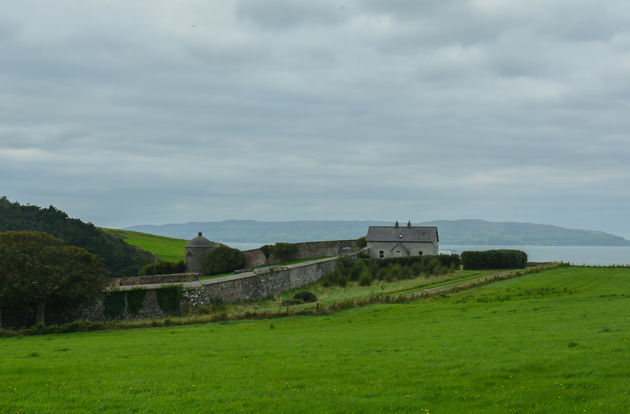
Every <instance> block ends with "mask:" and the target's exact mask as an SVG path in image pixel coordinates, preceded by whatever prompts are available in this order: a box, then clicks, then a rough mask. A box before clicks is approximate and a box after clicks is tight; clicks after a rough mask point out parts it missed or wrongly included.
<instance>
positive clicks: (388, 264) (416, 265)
mask: <svg viewBox="0 0 630 414" xmlns="http://www.w3.org/2000/svg"><path fill="white" fill-rule="evenodd" d="M459 263H460V262H459V256H458V255H456V254H455V255H438V256H428V255H427V256H406V257H393V258H388V259H371V258H359V259H354V260H353V259H351V258H349V257H342V258H340V259H339V260H338V261H337V266H336V268H335V270H333V271H332V272H329V273H328V274H327V275H326V276H325V277H324V278H323V283H324V285H326V286H330V285H339V286H346V285H347V284H348V282H350V281H353V282H356V281H358V282H359V284H360V285H361V286H368V285H370V284H371V283H372V282H373V281H374V280H385V281H388V282H391V281H394V280H401V279H410V278H414V277H418V276H420V275H424V276H430V275H440V274H444V273H446V272H448V271H451V270H454V269H455V268H456V267H457V266H459Z"/></svg>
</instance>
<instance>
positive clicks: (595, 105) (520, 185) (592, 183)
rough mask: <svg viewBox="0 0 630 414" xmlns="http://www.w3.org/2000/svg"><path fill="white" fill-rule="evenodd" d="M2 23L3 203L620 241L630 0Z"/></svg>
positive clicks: (216, 9) (333, 5) (139, 12)
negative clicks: (570, 233) (506, 227)
mask: <svg viewBox="0 0 630 414" xmlns="http://www.w3.org/2000/svg"><path fill="white" fill-rule="evenodd" d="M0 12H1V13H0V45H1V47H2V54H0V61H1V62H2V65H1V67H2V69H1V70H0V94H1V99H0V108H1V110H0V125H2V126H1V127H0V191H1V194H2V195H6V196H7V197H8V198H9V199H10V200H11V201H17V202H19V203H21V204H27V203H30V204H34V205H39V206H44V207H46V206H49V205H54V206H55V207H57V208H59V209H60V210H63V211H66V212H67V213H68V214H69V215H70V216H72V217H78V218H81V219H82V220H84V221H89V222H92V223H94V224H96V225H98V226H103V227H116V228H123V227H128V226H132V225H138V224H139V223H148V224H163V223H184V222H190V221H221V220H225V219H234V218H236V219H238V218H251V219H255V220H261V221H278V220H298V219H299V220H376V221H391V220H395V219H399V220H401V219H402V220H405V221H406V220H408V219H411V220H412V221H413V222H426V221H432V220H456V219H464V218H469V217H472V218H479V219H483V220H487V221H495V222H496V221H511V222H525V223H539V224H551V225H556V226H560V227H565V228H573V229H589V230H599V231H605V232H608V233H612V234H617V235H621V236H623V237H626V238H630V221H629V220H628V219H627V217H628V213H627V212H628V211H630V187H629V186H628V185H627V181H628V177H630V164H629V163H628V162H627V160H628V159H630V136H629V131H630V117H628V114H627V112H628V106H629V105H630V81H629V75H628V73H630V3H627V2H623V1H621V0H603V1H601V2H596V3H595V2H590V1H584V0H578V1H568V0H545V1H542V0H533V1H530V2H500V1H496V0H464V1H452V0H443V1H425V2H419V1H418V2H416V1H408V0H394V1H387V2H385V1H378V0H349V1H345V2H343V3H339V2H335V1H331V0H318V1H315V0H307V1H301V2H295V1H291V0H269V1H266V2H260V1H255V0H221V1H218V0H211V1H207V2H197V1H192V0H182V1H179V2H168V1H159V0H158V1H151V2H149V1H146V0H139V1H136V2H133V3H129V2H123V1H121V0H112V1H109V2H107V3H95V2H69V1H66V0H51V1H47V2H45V3H41V2H34V1H32V0H26V1H22V2H4V3H3V4H2V5H0Z"/></svg>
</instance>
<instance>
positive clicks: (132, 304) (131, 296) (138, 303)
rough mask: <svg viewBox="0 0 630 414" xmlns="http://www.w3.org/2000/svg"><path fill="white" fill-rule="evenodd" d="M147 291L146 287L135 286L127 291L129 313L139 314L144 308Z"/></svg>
mask: <svg viewBox="0 0 630 414" xmlns="http://www.w3.org/2000/svg"><path fill="white" fill-rule="evenodd" d="M146 295H147V291H146V289H144V288H133V289H131V290H130V291H128V292H127V313H129V314H131V315H137V314H138V312H140V309H142V304H143V303H144V297H145V296H146Z"/></svg>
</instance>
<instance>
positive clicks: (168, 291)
mask: <svg viewBox="0 0 630 414" xmlns="http://www.w3.org/2000/svg"><path fill="white" fill-rule="evenodd" d="M155 293H156V295H157V301H158V304H159V305H160V309H161V310H162V312H164V313H171V312H177V311H179V308H180V305H181V303H182V296H183V294H182V287H181V286H179V285H173V286H164V287H161V288H159V289H157V290H156V292H155Z"/></svg>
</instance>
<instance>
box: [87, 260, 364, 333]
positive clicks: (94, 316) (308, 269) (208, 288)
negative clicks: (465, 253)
mask: <svg viewBox="0 0 630 414" xmlns="http://www.w3.org/2000/svg"><path fill="white" fill-rule="evenodd" d="M365 250H366V249H361V250H358V251H355V252H352V253H350V254H347V256H350V257H356V256H358V255H359V253H361V252H363V251H365ZM339 258H340V256H337V257H330V258H325V259H319V260H313V261H309V262H304V263H297V264H294V265H288V266H270V267H268V268H262V269H256V270H255V271H253V272H247V273H241V274H238V275H232V276H224V277H218V278H214V279H205V280H197V281H193V282H183V283H175V284H177V285H180V286H182V288H183V298H182V309H186V308H188V309H194V308H196V307H198V306H202V305H211V304H212V303H213V302H216V301H221V302H224V303H230V302H240V301H247V300H257V299H263V298H265V297H267V296H269V295H275V294H278V293H282V292H285V291H287V290H291V289H296V288H299V287H302V286H305V285H308V284H310V283H314V282H316V281H318V280H319V279H321V278H322V277H324V276H325V275H326V274H327V273H328V272H331V271H333V270H334V269H335V267H336V266H337V261H338V260H339ZM169 285H170V286H172V285H173V283H164V284H145V285H127V286H119V287H115V288H113V289H116V290H120V291H125V290H131V289H137V288H144V289H147V294H146V296H145V299H144V302H143V305H142V308H141V309H140V312H139V313H138V315H137V316H135V317H132V316H129V315H125V316H124V318H125V319H132V318H161V317H164V316H166V315H165V314H164V313H163V312H162V311H161V310H160V308H159V306H157V300H156V293H155V291H156V290H157V289H159V288H161V287H163V286H169ZM83 317H84V318H86V319H90V320H104V316H103V305H102V302H101V303H99V304H98V305H97V306H95V307H93V308H92V309H90V310H89V311H85V312H84V313H83Z"/></svg>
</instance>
